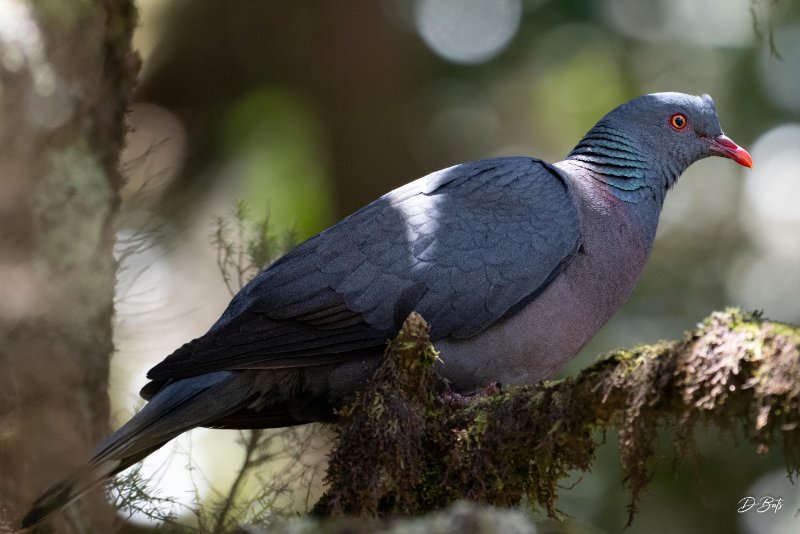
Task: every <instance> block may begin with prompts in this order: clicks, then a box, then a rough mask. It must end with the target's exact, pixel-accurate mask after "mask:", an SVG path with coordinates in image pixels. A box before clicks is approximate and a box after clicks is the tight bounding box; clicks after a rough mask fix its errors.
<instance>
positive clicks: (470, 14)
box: [415, 0, 522, 63]
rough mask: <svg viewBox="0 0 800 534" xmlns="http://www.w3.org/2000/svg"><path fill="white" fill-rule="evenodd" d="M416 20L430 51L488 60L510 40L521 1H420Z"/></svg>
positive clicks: (471, 60) (466, 59)
mask: <svg viewBox="0 0 800 534" xmlns="http://www.w3.org/2000/svg"><path fill="white" fill-rule="evenodd" d="M415 15H416V17H415V18H416V23H417V29H418V31H419V34H420V35H421V36H422V38H423V39H424V40H425V42H426V43H427V44H428V46H430V47H431V50H433V51H434V52H436V53H437V54H439V55H440V56H442V57H443V58H445V59H447V60H448V61H453V62H456V63H481V62H484V61H488V60H489V59H491V58H493V57H494V56H496V55H497V54H499V53H500V52H501V51H502V50H503V48H505V47H506V45H507V44H508V43H509V42H510V41H511V39H512V38H513V37H514V34H515V33H516V31H517V28H518V27H519V23H520V17H521V15H522V5H521V2H520V0H418V1H417V4H416V10H415Z"/></svg>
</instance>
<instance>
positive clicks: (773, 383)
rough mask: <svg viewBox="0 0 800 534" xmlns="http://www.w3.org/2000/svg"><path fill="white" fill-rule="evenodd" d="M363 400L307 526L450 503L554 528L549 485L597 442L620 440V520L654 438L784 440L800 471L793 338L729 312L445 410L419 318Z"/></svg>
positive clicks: (798, 380)
mask: <svg viewBox="0 0 800 534" xmlns="http://www.w3.org/2000/svg"><path fill="white" fill-rule="evenodd" d="M387 355H388V357H387V359H386V361H385V362H384V364H383V365H382V367H381V368H380V369H379V370H378V371H377V373H376V374H375V376H374V377H373V379H372V381H371V382H370V384H369V385H368V387H367V388H366V389H365V391H364V392H363V393H361V394H359V396H358V397H357V398H356V399H355V400H354V401H353V402H352V403H351V404H350V405H349V406H348V407H346V408H345V409H344V410H343V411H342V414H341V416H342V427H341V430H340V435H339V439H338V441H337V444H336V447H335V449H334V450H333V452H332V454H331V459H330V460H331V461H330V467H329V470H328V476H327V481H328V484H329V489H328V491H327V493H326V494H325V496H323V498H322V499H321V500H320V502H319V503H318V504H317V506H316V507H315V510H314V511H315V513H316V514H317V515H323V516H325V515H334V516H339V515H361V516H384V515H389V514H419V513H423V512H426V511H429V510H434V509H439V508H443V507H445V506H447V505H448V504H450V503H452V502H455V501H456V500H459V499H469V500H473V501H477V502H481V503H487V504H493V505H500V506H509V505H515V504H518V503H519V502H520V501H521V500H522V499H523V498H527V500H528V502H530V503H531V504H533V505H538V506H541V507H543V508H544V509H545V510H546V511H547V513H548V514H549V515H550V516H553V517H558V516H559V512H558V510H557V508H556V505H555V501H556V499H557V484H558V482H559V481H560V480H561V479H563V478H565V477H566V476H567V475H568V473H569V472H570V471H572V470H575V469H580V470H584V471H586V470H588V469H589V468H590V466H591V463H592V461H593V460H594V457H595V451H596V449H597V447H598V445H599V444H600V442H601V441H602V436H603V433H604V432H605V431H608V430H613V431H616V432H618V433H619V436H620V457H621V463H622V467H623V470H624V472H625V475H626V478H625V485H626V486H627V487H628V488H629V490H630V491H631V495H632V498H631V505H630V517H631V518H632V517H633V513H634V511H635V503H636V502H637V499H638V498H639V496H640V495H641V492H642V490H643V489H644V488H645V487H646V485H647V483H648V481H649V477H650V470H649V465H650V463H651V460H652V458H653V456H654V454H655V449H656V439H657V435H658V430H659V429H663V428H664V426H665V423H667V424H672V425H674V426H675V429H676V433H675V434H676V436H677V438H676V441H675V447H676V451H675V453H676V455H677V456H678V458H680V456H681V455H682V453H684V452H685V451H686V450H690V448H691V446H692V445H693V444H692V439H693V438H692V436H693V432H692V429H693V428H694V427H695V425H697V424H698V423H701V422H703V423H711V424H714V425H717V426H719V427H721V428H723V429H726V430H733V431H736V430H737V429H738V430H741V432H743V433H744V435H745V436H747V437H748V438H750V439H751V440H752V441H753V442H754V443H755V444H756V449H757V451H758V452H764V451H766V450H767V448H768V447H770V446H771V445H772V444H775V443H782V446H783V450H784V455H785V459H786V467H787V470H788V471H789V473H790V474H796V473H797V472H798V470H799V469H800V427H799V426H798V425H799V424H800V410H798V402H799V399H800V327H797V326H792V325H787V324H782V323H777V322H773V321H769V320H766V319H763V318H761V317H760V316H759V315H758V314H753V313H750V314H748V313H744V312H742V311H740V310H736V309H729V310H726V311H725V312H719V313H714V314H712V315H711V316H710V317H709V318H708V319H706V320H705V321H704V322H703V323H702V324H701V325H699V326H698V327H697V328H696V329H695V330H694V331H692V332H688V333H687V334H686V335H685V337H684V338H683V339H681V340H678V341H672V342H661V343H658V344H656V345H642V346H639V347H636V348H633V349H630V350H620V351H616V352H612V353H609V354H607V355H606V356H604V357H603V358H602V359H601V360H599V361H598V362H597V363H595V364H594V365H592V366H590V367H589V368H587V369H585V370H584V371H582V372H581V373H579V374H578V375H577V376H575V377H572V378H568V379H566V380H563V381H559V382H551V383H542V384H539V385H538V386H525V387H514V388H508V390H507V391H505V392H503V393H501V394H496V395H491V396H486V397H483V398H479V399H476V400H474V401H473V402H470V403H464V402H455V401H453V400H452V395H449V394H448V392H447V389H446V385H445V384H444V383H443V382H442V381H441V380H440V379H439V378H437V376H436V374H435V373H434V372H433V361H434V359H435V357H436V352H435V350H434V348H433V346H432V345H431V344H430V342H429V340H428V337H427V325H426V324H425V322H424V320H423V319H422V318H421V317H420V316H419V315H417V314H412V315H411V316H409V318H408V319H407V320H406V323H405V324H404V326H403V328H402V330H401V332H400V334H399V335H398V337H397V338H396V339H395V340H394V341H392V342H391V343H390V344H389V346H388V348H387Z"/></svg>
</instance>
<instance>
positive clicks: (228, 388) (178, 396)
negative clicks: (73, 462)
mask: <svg viewBox="0 0 800 534" xmlns="http://www.w3.org/2000/svg"><path fill="white" fill-rule="evenodd" d="M237 375H238V373H233V372H229V371H219V372H215V373H208V374H205V375H200V376H196V377H190V378H185V379H181V380H178V381H176V382H173V383H171V384H167V385H166V386H165V387H164V388H163V389H162V390H161V391H159V392H158V394H157V395H155V396H154V397H153V399H152V400H151V401H150V402H148V403H147V404H146V405H145V406H144V408H143V409H142V410H141V411H140V412H139V413H137V414H136V415H134V416H133V418H132V419H131V420H130V421H128V422H127V423H125V424H124V425H123V426H122V427H121V428H120V429H119V430H117V431H116V432H114V433H113V434H111V435H110V436H109V437H108V438H106V439H105V440H104V441H103V442H101V443H100V444H99V445H98V446H97V447H96V448H95V449H94V451H93V456H92V459H91V460H90V461H89V463H88V465H86V466H85V467H83V468H82V469H80V470H78V471H77V472H76V473H74V474H73V475H72V476H70V477H69V478H67V479H66V480H64V481H62V482H60V483H58V484H56V485H54V486H52V487H51V488H50V489H48V490H47V491H46V492H45V493H44V494H42V496H41V497H39V498H38V499H37V500H36V502H35V503H34V504H33V506H32V507H31V510H30V511H29V512H28V513H27V514H26V515H25V517H24V518H23V519H22V528H23V529H25V528H30V527H32V526H34V525H36V524H38V523H40V522H41V521H43V520H44V519H46V518H47V517H49V516H51V515H53V514H54V513H56V512H58V511H59V510H61V509H62V508H64V507H65V506H67V505H68V504H70V503H71V502H73V501H74V500H76V499H78V498H79V497H81V496H82V495H83V494H84V493H86V492H87V491H89V490H90V489H92V488H94V487H95V486H97V485H98V484H100V483H101V482H103V481H104V480H106V479H108V478H109V477H112V476H113V475H115V474H117V473H119V472H120V471H123V470H125V469H126V468H128V467H130V466H131V465H133V464H135V463H136V462H138V461H140V460H142V459H144V458H145V457H146V456H148V455H149V454H150V453H152V452H154V451H155V450H156V449H158V448H160V447H161V446H162V445H164V444H165V443H167V442H168V441H169V440H171V439H172V438H174V437H176V436H177V435H178V434H181V433H183V432H185V431H187V430H189V429H191V428H194V427H197V426H204V425H208V424H210V423H212V422H213V421H214V420H216V419H219V418H221V417H225V416H226V415H228V414H230V413H232V412H235V411H236V410H238V409H240V408H241V407H242V406H243V405H245V404H246V402H247V400H248V399H249V398H250V397H251V394H252V390H251V388H249V387H247V385H246V384H244V383H243V382H242V381H236V378H237Z"/></svg>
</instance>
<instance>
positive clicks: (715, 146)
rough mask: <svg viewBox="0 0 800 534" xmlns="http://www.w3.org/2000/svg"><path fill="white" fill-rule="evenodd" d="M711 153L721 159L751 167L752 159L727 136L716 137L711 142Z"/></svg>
mask: <svg viewBox="0 0 800 534" xmlns="http://www.w3.org/2000/svg"><path fill="white" fill-rule="evenodd" d="M711 151H712V152H713V153H714V154H716V155H718V156H722V157H723V158H729V159H732V160H733V161H735V162H736V163H738V164H739V165H743V166H745V167H748V168H751V167H752V166H753V158H751V157H750V154H748V153H747V150H745V149H743V148H742V147H740V146H739V145H737V144H736V143H734V142H733V139H731V138H730V137H728V136H727V135H721V134H720V135H718V136H716V137H715V138H714V139H712V140H711Z"/></svg>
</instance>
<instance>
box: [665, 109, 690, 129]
mask: <svg viewBox="0 0 800 534" xmlns="http://www.w3.org/2000/svg"><path fill="white" fill-rule="evenodd" d="M688 122H689V121H687V120H686V115H684V114H683V113H676V114H675V115H673V116H672V117H670V118H669V124H670V125H671V126H672V127H673V128H675V129H676V130H683V129H684V128H686V124H688Z"/></svg>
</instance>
